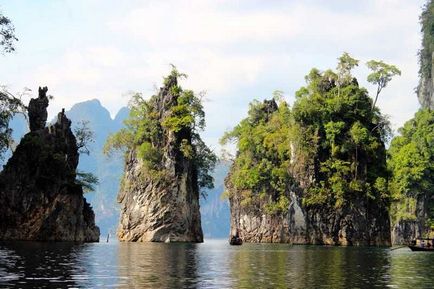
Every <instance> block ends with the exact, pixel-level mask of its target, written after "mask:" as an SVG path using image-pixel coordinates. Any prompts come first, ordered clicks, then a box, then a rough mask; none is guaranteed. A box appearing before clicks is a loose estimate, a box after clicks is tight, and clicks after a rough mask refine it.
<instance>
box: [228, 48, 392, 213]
mask: <svg viewBox="0 0 434 289" xmlns="http://www.w3.org/2000/svg"><path fill="white" fill-rule="evenodd" d="M358 63H359V61H358V60H356V59H354V58H352V57H351V56H350V55H349V54H348V53H344V54H343V55H342V56H341V57H340V58H339V62H338V65H337V69H336V70H326V71H320V70H318V69H315V68H314V69H312V70H311V71H310V73H309V74H308V75H307V76H306V86H304V87H302V88H300V89H299V90H298V91H297V93H296V101H295V103H294V105H293V107H292V109H290V107H289V106H288V104H286V103H285V102H284V101H282V102H281V103H280V104H279V105H277V104H276V103H275V102H274V101H265V102H264V103H261V102H257V101H255V102H253V103H251V104H250V109H249V113H248V116H247V118H245V119H244V120H242V121H241V122H240V123H239V124H238V125H237V126H236V127H235V128H234V129H233V130H232V131H229V132H227V133H226V134H225V135H224V136H223V138H222V140H221V142H222V144H226V143H228V142H229V141H235V142H236V144H237V155H236V158H235V161H234V164H233V166H232V169H231V173H230V174H229V176H228V179H227V180H228V182H227V185H228V194H229V197H233V196H234V194H237V198H239V199H240V200H241V204H242V205H246V206H248V205H253V206H254V207H255V208H257V206H260V207H263V209H265V211H266V212H268V213H278V212H285V210H286V209H287V208H288V205H289V199H288V198H289V192H290V190H293V189H294V188H296V187H297V186H298V187H302V188H303V189H304V190H303V194H302V197H303V200H304V204H305V205H307V206H326V207H331V208H341V207H343V206H345V205H347V204H349V203H351V202H352V201H354V200H360V199H361V200H363V202H364V203H368V202H379V203H381V204H382V206H383V207H386V206H387V205H388V202H389V193H388V190H387V168H386V149H385V145H384V144H385V142H386V141H387V139H388V137H389V136H390V128H389V123H388V121H387V119H386V117H384V116H383V115H382V114H381V113H380V111H379V109H378V108H377V107H375V106H373V103H375V101H373V99H372V98H371V97H370V96H369V94H368V91H367V90H366V89H365V88H363V87H360V86H359V84H358V82H357V79H356V78H354V77H353V75H352V69H353V68H355V67H356V66H357V65H358ZM369 63H371V64H372V65H371V66H372V67H371V68H372V69H373V70H374V72H373V73H377V74H376V75H375V77H374V76H372V75H370V77H369V79H370V80H372V82H374V83H376V84H378V85H379V86H380V88H379V90H380V91H381V89H383V88H384V87H385V86H386V84H387V83H388V82H389V81H390V79H391V77H392V75H390V73H387V71H388V69H385V70H387V71H386V72H385V71H384V69H383V68H384V67H383V64H384V63H383V62H381V61H380V62H375V63H376V64H378V63H379V64H380V65H374V63H373V62H369ZM384 65H386V64H384ZM374 66H375V67H374ZM390 67H392V66H387V67H386V68H390ZM382 69H383V70H382ZM383 72H385V73H383ZM392 74H393V73H392ZM377 80H378V82H377ZM374 97H375V98H376V97H378V93H377V95H375V96H374Z"/></svg>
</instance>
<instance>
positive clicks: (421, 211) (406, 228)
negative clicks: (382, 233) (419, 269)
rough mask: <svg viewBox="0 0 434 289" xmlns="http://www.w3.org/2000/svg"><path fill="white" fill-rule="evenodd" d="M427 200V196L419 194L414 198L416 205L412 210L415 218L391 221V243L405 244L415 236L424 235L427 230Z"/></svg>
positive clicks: (420, 236)
mask: <svg viewBox="0 0 434 289" xmlns="http://www.w3.org/2000/svg"><path fill="white" fill-rule="evenodd" d="M428 204H429V202H428V200H427V196H424V195H422V196H419V197H418V199H417V200H416V207H415V210H414V212H413V213H414V216H415V218H414V219H412V220H410V219H408V220H402V219H400V220H397V221H395V222H396V223H392V244H394V245H406V244H409V243H410V242H411V241H412V240H414V239H416V238H422V237H426V236H423V234H424V233H426V232H429V230H430V229H429V226H427V224H426V223H427V220H428V210H429V209H428Z"/></svg>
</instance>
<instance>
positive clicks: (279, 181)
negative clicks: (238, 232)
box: [221, 100, 292, 213]
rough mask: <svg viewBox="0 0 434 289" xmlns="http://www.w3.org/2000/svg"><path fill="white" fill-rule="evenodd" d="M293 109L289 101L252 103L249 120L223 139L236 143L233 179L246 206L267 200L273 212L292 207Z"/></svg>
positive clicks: (266, 206) (267, 205) (222, 140)
mask: <svg viewBox="0 0 434 289" xmlns="http://www.w3.org/2000/svg"><path fill="white" fill-rule="evenodd" d="M290 123H291V119H290V110H289V107H288V105H287V104H286V102H284V101H281V102H280V104H279V106H277V104H276V102H275V101H274V100H271V101H265V102H264V103H261V102H258V101H254V102H252V103H251V104H250V109H249V113H248V117H247V118H245V119H244V120H242V121H241V122H240V124H238V125H237V126H236V127H235V128H234V129H233V130H232V131H229V132H227V133H226V134H225V135H224V136H223V138H222V139H221V142H222V144H226V143H227V142H229V141H236V142H237V148H238V154H237V157H236V159H235V161H234V164H233V167H232V174H231V175H230V180H231V183H232V185H233V187H234V188H235V189H236V190H237V191H240V192H241V193H242V198H243V200H242V204H243V205H250V204H256V203H258V202H259V201H261V200H263V201H264V202H265V203H266V205H265V209H266V210H267V211H268V212H269V213H277V212H281V211H283V210H285V209H286V208H287V207H288V205H289V199H288V196H287V194H288V189H289V187H290V186H291V183H292V179H291V176H290V174H289V166H290V158H291V150H290V147H291V145H290V136H291V133H290V128H291V126H290Z"/></svg>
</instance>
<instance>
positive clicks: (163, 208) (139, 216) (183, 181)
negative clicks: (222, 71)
mask: <svg viewBox="0 0 434 289" xmlns="http://www.w3.org/2000/svg"><path fill="white" fill-rule="evenodd" d="M173 87H177V78H176V77H175V76H172V75H171V76H169V77H168V79H167V81H166V83H165V86H164V87H162V88H161V89H160V91H159V93H158V95H156V96H155V97H153V98H152V99H151V102H150V106H151V107H152V108H151V109H152V110H153V111H154V112H155V114H156V115H158V120H157V124H156V126H158V127H159V131H160V136H159V138H158V143H156V144H154V145H155V146H156V147H157V150H158V152H159V154H160V155H161V159H160V160H159V166H160V168H159V170H160V173H161V172H164V177H162V178H155V177H150V176H149V174H150V173H149V171H148V169H147V168H146V167H145V164H144V161H143V159H141V158H139V157H138V155H137V151H136V150H135V149H133V150H131V151H130V152H129V153H128V155H127V157H126V164H125V172H124V176H123V180H122V188H121V190H120V192H119V195H118V202H119V203H120V205H121V216H120V224H119V228H118V238H119V240H121V241H153V242H202V241H203V233H202V228H201V219H200V211H199V188H198V183H197V180H198V171H197V168H196V166H195V164H194V163H193V161H192V160H191V159H189V158H187V157H185V156H184V155H183V154H182V152H181V151H180V144H181V142H182V140H186V142H187V143H191V139H192V131H191V130H189V129H181V130H179V131H173V130H169V129H167V128H165V127H163V126H161V123H162V122H163V120H164V119H165V118H166V117H167V116H168V114H169V113H170V109H171V108H172V107H173V106H175V105H177V102H178V95H177V94H176V93H173V91H174V89H172V88H173Z"/></svg>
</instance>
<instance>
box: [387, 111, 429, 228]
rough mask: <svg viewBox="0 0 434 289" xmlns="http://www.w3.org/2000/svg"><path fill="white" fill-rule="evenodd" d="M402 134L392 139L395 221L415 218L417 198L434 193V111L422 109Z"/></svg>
mask: <svg viewBox="0 0 434 289" xmlns="http://www.w3.org/2000/svg"><path fill="white" fill-rule="evenodd" d="M399 133H400V135H399V136H396V137H395V138H394V139H393V140H392V142H391V145H390V149H389V158H388V167H389V169H390V171H391V174H392V178H391V181H390V184H389V186H390V191H391V193H392V196H393V200H394V204H393V206H392V216H393V217H394V219H396V220H398V219H404V220H406V219H414V218H416V216H415V208H416V200H417V199H418V198H420V197H423V198H426V199H427V200H431V198H432V196H434V112H433V111H430V110H428V109H421V110H419V111H418V112H417V113H416V114H415V116H414V118H413V119H411V120H409V121H407V122H406V123H405V125H404V126H403V127H402V128H401V129H400V130H399ZM429 202H430V201H429ZM428 205H429V206H430V207H432V204H428ZM433 217H434V214H433V216H430V218H431V219H432V218H433ZM431 221H434V220H431Z"/></svg>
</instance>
